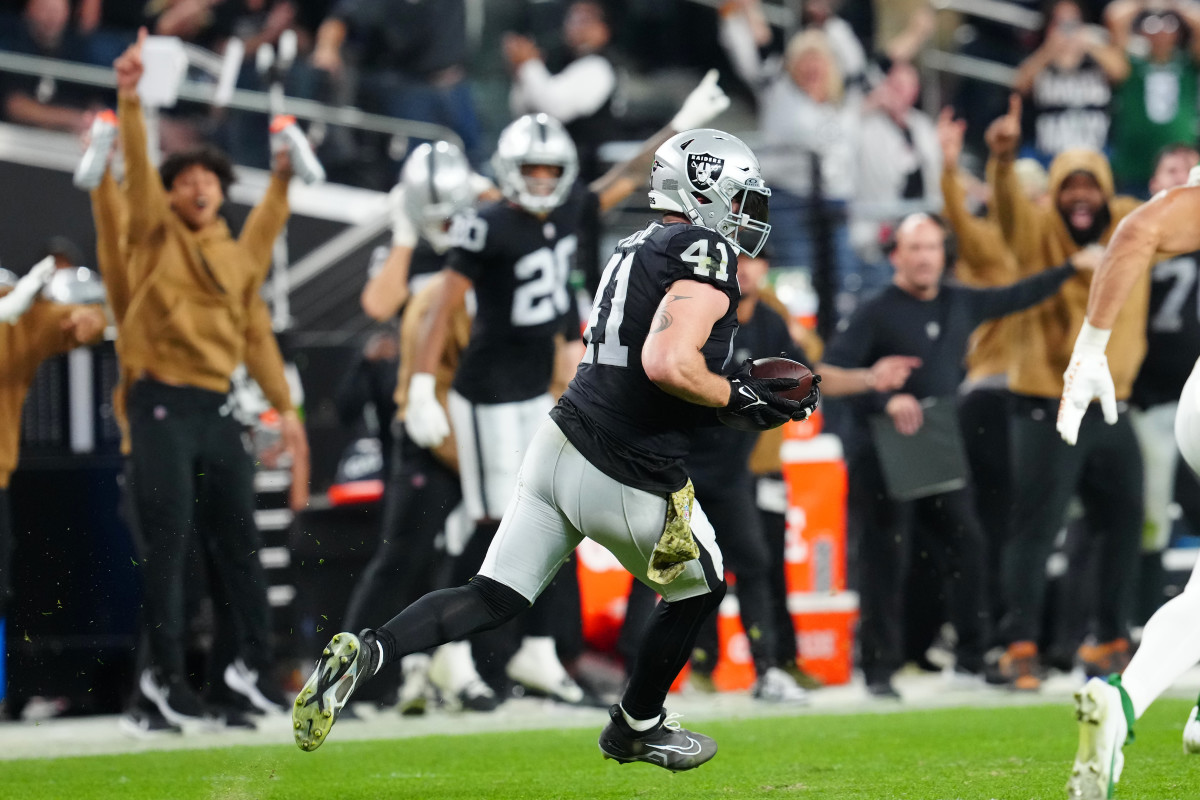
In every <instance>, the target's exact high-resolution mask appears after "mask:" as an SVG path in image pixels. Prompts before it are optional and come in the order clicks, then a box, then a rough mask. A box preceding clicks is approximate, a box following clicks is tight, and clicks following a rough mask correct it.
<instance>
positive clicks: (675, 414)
mask: <svg viewBox="0 0 1200 800" xmlns="http://www.w3.org/2000/svg"><path fill="white" fill-rule="evenodd" d="M679 280H693V281H699V282H702V283H708V284H711V285H713V286H715V287H717V288H718V289H720V290H721V291H723V292H724V293H725V294H726V295H727V296H728V297H729V308H728V310H727V311H726V312H725V314H724V316H722V317H721V319H720V320H718V321H717V323H716V324H715V325H714V326H713V329H712V332H711V333H710V334H709V337H708V340H707V341H706V342H705V343H704V347H703V348H702V353H703V355H704V359H705V361H706V362H707V364H708V368H709V369H710V370H711V371H713V372H720V371H722V369H723V368H724V367H725V364H726V362H727V361H728V360H729V357H730V353H731V350H732V345H733V336H734V333H736V332H737V301H738V298H739V296H740V295H739V291H738V284H737V255H736V251H735V250H734V248H733V247H732V246H731V245H730V244H729V243H728V242H727V241H726V240H725V239H724V238H723V237H721V236H720V235H719V234H717V233H716V232H714V231H712V230H709V229H708V228H703V227H699V226H695V225H688V224H685V223H672V224H663V223H659V222H653V223H651V224H650V225H649V226H648V227H647V228H645V229H644V230H642V231H640V232H638V233H636V234H634V235H632V236H630V237H628V238H626V239H623V240H622V241H621V242H620V243H619V244H618V245H617V248H616V252H614V253H613V255H612V257H611V258H610V259H609V260H608V263H607V264H606V265H605V268H604V273H603V275H602V276H601V278H600V290H599V293H598V294H597V296H596V301H595V303H594V305H593V307H592V313H591V316H590V317H589V318H588V322H587V329H586V330H585V331H584V342H585V344H586V345H587V349H586V352H585V353H584V356H583V360H582V361H581V363H580V365H579V369H578V371H577V372H576V374H575V379H574V380H573V381H571V385H570V386H569V387H567V391H566V393H565V394H564V395H563V397H562V399H561V400H560V401H559V404H558V406H556V407H555V409H554V410H553V411H552V412H551V416H552V417H553V419H554V420H555V422H556V423H557V424H558V426H559V427H560V428H561V429H562V431H563V433H564V434H565V435H566V437H567V438H568V439H569V440H570V441H571V443H572V444H573V445H575V447H576V448H577V449H578V450H579V451H580V452H581V453H583V455H584V456H585V457H586V458H587V459H588V460H589V461H591V462H592V463H593V464H594V465H595V466H596V467H597V468H599V469H600V470H601V471H602V472H604V473H605V474H607V475H609V477H612V478H614V479H616V480H618V481H621V482H622V483H624V484H626V485H628V486H633V487H635V488H639V489H644V490H646V491H652V492H673V491H676V490H678V489H680V488H682V487H683V485H684V484H685V483H686V482H687V474H686V472H685V471H684V468H683V464H682V460H683V457H684V456H686V455H687V452H688V444H689V441H690V436H691V431H692V430H693V429H694V428H695V427H696V426H697V425H707V424H716V421H715V414H714V413H713V412H714V409H711V408H705V407H703V406H698V405H695V404H693V403H689V402H687V401H686V400H682V399H680V398H678V397H675V396H673V395H670V394H668V393H667V392H665V391H663V390H662V389H660V388H659V387H658V386H657V385H655V384H654V382H653V381H651V380H650V379H649V378H648V377H647V376H646V371H645V370H644V369H643V368H642V347H643V346H644V344H645V342H646V338H647V337H648V336H649V335H651V333H652V331H653V330H654V329H655V328H656V327H657V326H659V325H661V324H662V322H661V321H660V320H656V316H658V314H657V312H658V307H659V304H660V303H661V302H662V299H663V297H664V296H665V295H666V294H667V291H668V289H670V287H671V285H672V284H673V283H675V282H676V281H679ZM680 308H682V309H686V306H681V307H680ZM677 313H686V311H681V312H677Z"/></svg>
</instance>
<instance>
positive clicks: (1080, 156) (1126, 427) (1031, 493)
mask: <svg viewBox="0 0 1200 800" xmlns="http://www.w3.org/2000/svg"><path fill="white" fill-rule="evenodd" d="M1020 115H1021V105H1020V99H1019V98H1018V97H1016V96H1014V98H1013V100H1012V101H1011V103H1010V108H1009V113H1008V114H1006V115H1005V116H1003V117H1001V118H999V119H998V120H996V121H995V122H993V123H992V125H991V126H990V127H989V128H988V131H987V135H986V139H987V142H988V146H989V148H990V149H991V154H992V159H991V162H990V163H989V164H988V177H989V180H990V182H991V184H992V190H993V198H994V203H995V209H996V217H997V219H998V220H999V223H1000V227H1001V229H1002V230H1003V232H1004V237H1005V240H1006V241H1007V242H1008V245H1009V247H1010V248H1011V249H1012V251H1013V253H1014V255H1016V258H1017V265H1018V268H1019V269H1020V270H1021V273H1022V274H1023V275H1028V274H1031V273H1036V272H1041V271H1042V270H1045V269H1049V268H1051V267H1053V266H1055V265H1057V264H1061V263H1063V261H1065V260H1067V259H1068V258H1069V257H1070V256H1072V255H1073V254H1074V253H1076V252H1077V251H1079V250H1080V249H1082V248H1084V247H1087V246H1091V245H1104V244H1107V242H1108V240H1109V238H1110V237H1111V236H1112V234H1113V231H1114V230H1115V229H1116V227H1117V224H1118V223H1119V222H1120V221H1121V220H1122V219H1123V218H1124V217H1125V216H1126V215H1127V214H1128V213H1129V212H1130V211H1132V210H1133V209H1134V208H1135V207H1136V206H1137V205H1138V202H1139V201H1138V200H1136V199H1135V198H1132V197H1120V196H1114V194H1113V179H1112V171H1111V170H1110V168H1109V165H1108V162H1107V161H1106V160H1105V158H1104V156H1103V155H1101V154H1100V153H1097V152H1094V151H1091V150H1067V151H1064V152H1063V153H1061V154H1059V156H1058V157H1057V158H1055V159H1054V161H1053V162H1052V163H1051V165H1050V198H1051V203H1050V205H1049V206H1047V207H1045V208H1039V207H1037V206H1035V205H1034V204H1033V203H1032V202H1031V201H1029V200H1028V198H1027V197H1026V196H1025V195H1024V193H1022V192H1021V189H1020V185H1019V183H1018V181H1017V177H1016V175H1015V174H1014V171H1013V158H1014V156H1015V153H1016V149H1017V145H1018V143H1019V139H1020V125H1021V120H1020ZM1091 280H1092V279H1091V276H1090V275H1076V276H1075V277H1073V278H1071V279H1069V280H1068V281H1067V282H1066V283H1064V284H1063V287H1062V290H1061V291H1060V292H1059V293H1058V294H1057V295H1056V296H1054V297H1053V298H1051V299H1050V300H1048V301H1046V302H1045V303H1042V304H1041V305H1039V306H1037V307H1035V308H1033V309H1030V310H1029V311H1027V312H1026V313H1025V314H1023V315H1022V316H1021V318H1020V322H1019V323H1018V325H1017V327H1016V331H1015V332H1014V339H1013V341H1012V349H1011V351H1010V361H1009V368H1008V376H1009V388H1010V389H1011V390H1012V391H1013V392H1014V393H1015V395H1016V400H1015V408H1014V412H1013V417H1012V420H1011V428H1010V441H1011V443H1012V469H1013V498H1012V504H1013V525H1012V536H1011V538H1010V539H1009V542H1008V545H1007V547H1006V552H1005V558H1004V564H1003V574H1002V576H1001V580H1002V582H1003V585H1004V594H1005V598H1004V599H1005V601H1006V615H1005V621H1004V624H1003V625H1002V631H1001V634H1002V636H1003V637H1004V638H1005V640H1006V641H1007V642H1008V649H1007V651H1006V653H1005V655H1004V657H1003V658H1002V659H1001V662H1000V671H1001V673H1002V674H1003V675H1004V677H1005V678H1006V679H1007V680H1008V681H1009V682H1010V683H1011V685H1012V686H1013V687H1014V688H1017V689H1024V690H1036V689H1038V688H1040V685H1041V681H1040V678H1039V664H1038V647H1037V641H1038V639H1039V637H1040V635H1041V620H1042V609H1043V599H1044V594H1045V590H1046V559H1047V558H1048V557H1049V556H1050V553H1051V551H1052V550H1053V547H1054V539H1055V536H1056V534H1057V533H1058V530H1059V529H1060V528H1061V527H1062V524H1063V520H1064V518H1065V515H1066V509H1067V504H1068V503H1069V502H1070V500H1071V497H1072V496H1074V495H1075V494H1076V493H1078V495H1079V497H1080V499H1081V500H1082V501H1083V504H1084V508H1085V511H1086V515H1087V520H1088V525H1089V535H1090V536H1092V537H1093V539H1094V541H1095V542H1096V543H1097V549H1098V556H1099V561H1100V572H1099V578H1100V584H1099V585H1100V586H1102V587H1103V590H1102V591H1100V592H1098V594H1097V596H1098V597H1099V603H1098V608H1097V609H1096V636H1097V639H1098V640H1099V642H1100V643H1101V645H1102V646H1103V649H1104V650H1105V651H1106V652H1110V651H1111V652H1114V653H1124V654H1125V657H1127V653H1128V647H1129V643H1128V638H1127V636H1128V632H1127V631H1126V630H1125V625H1126V623H1127V619H1128V613H1127V608H1128V605H1129V602H1130V601H1131V597H1130V594H1131V590H1132V587H1133V584H1132V579H1133V577H1134V575H1135V571H1134V570H1132V569H1130V565H1131V564H1136V563H1137V554H1138V549H1139V543H1140V540H1141V528H1142V468H1141V453H1140V451H1139V449H1138V444H1137V440H1136V438H1135V436H1134V432H1133V426H1132V425H1131V423H1130V421H1129V415H1128V413H1124V411H1123V413H1122V414H1121V415H1120V419H1119V420H1118V422H1117V424H1116V425H1113V426H1108V425H1105V424H1104V422H1103V420H1102V419H1101V415H1100V410H1099V408H1098V407H1095V408H1093V409H1092V410H1091V411H1090V412H1089V413H1088V416H1087V418H1085V419H1084V421H1083V430H1082V431H1081V435H1080V439H1079V446H1078V447H1069V446H1067V445H1066V444H1065V443H1064V442H1063V441H1062V440H1061V439H1060V438H1059V436H1058V432H1057V431H1056V430H1055V417H1056V414H1057V410H1058V401H1059V397H1060V395H1061V394H1062V389H1063V380H1062V376H1063V372H1064V371H1065V370H1066V367H1067V363H1068V362H1069V360H1070V357H1071V351H1072V348H1073V345H1074V342H1075V337H1076V335H1077V334H1078V332H1079V329H1080V327H1081V326H1082V325H1083V321H1084V312H1085V310H1086V307H1087V299H1088V290H1089V287H1090V286H1091ZM1148 300H1149V276H1148V275H1147V276H1144V279H1143V280H1142V281H1141V282H1140V283H1139V285H1138V286H1137V287H1135V289H1134V290H1133V292H1132V295H1131V297H1130V300H1129V302H1128V303H1127V304H1126V305H1125V307H1124V309H1123V310H1122V311H1121V314H1120V316H1119V317H1117V320H1116V324H1115V326H1114V328H1115V329H1114V335H1113V337H1112V342H1111V344H1110V345H1109V349H1108V356H1109V366H1110V367H1111V369H1112V376H1113V380H1114V382H1115V384H1116V391H1117V399H1118V400H1124V399H1126V398H1128V397H1129V394H1130V391H1131V390H1132V387H1133V380H1134V378H1135V377H1136V376H1137V372H1138V368H1139V366H1140V365H1141V362H1142V357H1143V356H1144V354H1145V350H1146V309H1147V304H1148ZM1112 464H1120V465H1121V466H1122V468H1121V469H1119V470H1113V469H1111V465H1112ZM1101 475H1103V478H1101V477H1100V476H1101ZM1078 644H1079V643H1078V642H1061V643H1059V646H1061V647H1063V648H1064V649H1065V650H1066V655H1067V657H1070V655H1071V654H1072V652H1073V651H1074V648H1075V646H1076V645H1078ZM1122 667H1123V664H1122V663H1119V661H1113V662H1111V663H1109V662H1107V661H1106V663H1103V664H1099V663H1097V664H1085V668H1086V669H1091V670H1098V671H1102V672H1103V673H1104V674H1107V673H1109V672H1120V670H1121V668H1122Z"/></svg>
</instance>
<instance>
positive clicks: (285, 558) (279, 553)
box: [258, 547, 292, 569]
mask: <svg viewBox="0 0 1200 800" xmlns="http://www.w3.org/2000/svg"><path fill="white" fill-rule="evenodd" d="M258 560H259V562H260V563H261V564H262V565H263V568H264V569H284V568H286V567H289V566H291V563H292V551H291V550H288V549H287V548H286V547H260V548H259V550H258Z"/></svg>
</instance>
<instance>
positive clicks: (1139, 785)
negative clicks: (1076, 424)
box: [0, 700, 1200, 800]
mask: <svg viewBox="0 0 1200 800" xmlns="http://www.w3.org/2000/svg"><path fill="white" fill-rule="evenodd" d="M1188 708H1189V704H1188V703H1187V702H1184V701H1178V700H1171V701H1163V702H1161V703H1160V704H1158V705H1156V706H1154V707H1153V708H1151V710H1150V711H1149V712H1148V713H1147V715H1146V717H1145V718H1144V719H1143V720H1142V721H1141V722H1140V723H1139V726H1138V730H1137V734H1138V740H1137V742H1136V744H1134V745H1131V746H1130V747H1128V748H1127V749H1126V753H1127V759H1128V760H1127V763H1126V769H1125V776H1124V780H1123V781H1122V784H1121V787H1120V789H1119V791H1118V793H1117V796H1118V798H1128V799H1129V800H1133V799H1134V798H1144V799H1148V798H1154V800H1169V799H1171V798H1187V797H1197V796H1200V756H1190V757H1185V756H1184V755H1183V754H1182V750H1181V747H1180V734H1181V732H1182V730H1183V723H1184V720H1185V719H1186V717H1187V712H1188ZM464 719H465V718H464ZM695 727H696V728H697V729H698V730H701V731H703V732H704V733H707V734H711V735H712V736H714V737H716V739H717V740H718V742H719V743H720V748H721V749H720V752H719V753H718V754H717V757H716V758H715V759H714V760H713V761H711V762H709V763H708V764H706V765H705V766H703V767H701V768H699V769H697V770H694V771H692V772H685V773H680V774H678V775H672V774H670V773H668V772H665V771H663V770H660V769H658V768H656V767H652V766H649V765H643V764H631V765H626V766H620V765H617V764H616V763H615V762H612V761H604V760H602V759H601V757H600V754H599V751H598V750H597V749H596V737H597V734H598V731H594V730H590V729H586V728H584V729H574V730H565V731H536V732H519V733H511V734H479V735H471V736H437V737H429V738H423V739H403V740H395V741H346V742H339V741H337V729H336V728H335V729H334V732H333V736H332V737H331V739H330V741H329V743H328V744H326V745H324V746H323V747H322V748H321V749H320V750H317V751H316V752H314V753H302V752H300V751H299V750H297V749H296V748H294V747H291V746H286V745H280V746H278V747H274V746H272V747H244V748H239V749H218V750H193V751H172V752H154V753H144V754H140V755H123V756H103V757H86V758H69V759H56V760H52V761H47V760H38V761H0V786H3V789H4V794H5V796H7V797H15V798H21V800H34V799H35V798H63V799H64V800H66V799H71V800H73V799H74V798H100V797H103V798H120V799H121V800H141V799H142V798H154V800H164V799H165V798H205V800H217V799H218V798H220V799H224V798H305V799H306V800H324V799H325V798H329V799H330V800H333V798H353V800H373V798H419V799H420V800H427V799H432V798H462V799H463V800H484V799H485V798H502V799H503V800H520V799H521V798H579V799H580V800H585V799H586V800H606V799H608V798H611V799H612V800H628V798H647V800H671V799H672V798H718V799H719V800H726V799H728V800H735V799H736V798H748V797H755V798H790V797H799V798H821V799H822V800H842V799H843V798H847V799H848V798H856V799H859V798H861V800H887V799H888V798H913V799H914V800H918V799H919V800H952V799H954V798H962V800H967V799H968V798H980V799H982V800H989V799H990V798H996V799H997V800H1018V799H1019V800H1027V799H1030V798H1036V799H1037V800H1043V799H1044V798H1062V797H1063V796H1064V794H1063V785H1064V784H1065V782H1066V777H1067V771H1068V769H1069V766H1070V763H1071V758H1072V756H1073V754H1074V748H1075V734H1074V731H1075V728H1074V724H1073V723H1072V721H1071V710H1070V707H1069V706H1066V705H1054V706H1028V707H1017V708H1013V707H1006V708H995V709H976V708H968V709H954V710H941V711H923V712H902V713H891V714H879V715H857V716H837V715H830V716H818V715H803V716H797V717H774V718H759V719H748V720H734V721H725V722H707V723H703V724H696V725H695Z"/></svg>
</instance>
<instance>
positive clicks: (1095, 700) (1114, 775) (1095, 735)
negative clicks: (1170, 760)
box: [1067, 678, 1128, 800]
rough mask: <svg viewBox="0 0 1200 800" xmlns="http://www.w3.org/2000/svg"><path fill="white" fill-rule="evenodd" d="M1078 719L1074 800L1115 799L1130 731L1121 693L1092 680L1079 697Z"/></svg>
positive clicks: (1071, 789)
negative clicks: (1114, 793) (1123, 748)
mask: <svg viewBox="0 0 1200 800" xmlns="http://www.w3.org/2000/svg"><path fill="white" fill-rule="evenodd" d="M1075 718H1076V719H1077V720H1079V750H1078V751H1077V752H1076V753H1075V766H1074V767H1073V768H1072V769H1071V777H1070V779H1069V780H1068V781H1067V797H1068V798H1069V799H1070V800H1107V798H1110V797H1112V796H1113V790H1114V789H1115V788H1116V785H1117V781H1119V780H1120V779H1121V769H1122V768H1123V767H1124V766H1125V754H1124V753H1123V752H1122V750H1121V748H1122V747H1123V746H1124V744H1125V736H1126V734H1127V733H1128V729H1127V726H1126V723H1125V712H1124V710H1123V709H1122V708H1121V691H1120V690H1119V689H1118V688H1117V687H1115V686H1111V685H1109V684H1108V683H1105V682H1104V681H1103V680H1101V679H1100V678H1092V679H1091V680H1090V681H1088V682H1087V683H1086V684H1084V686H1083V688H1082V689H1080V690H1079V691H1078V692H1076V693H1075Z"/></svg>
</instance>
